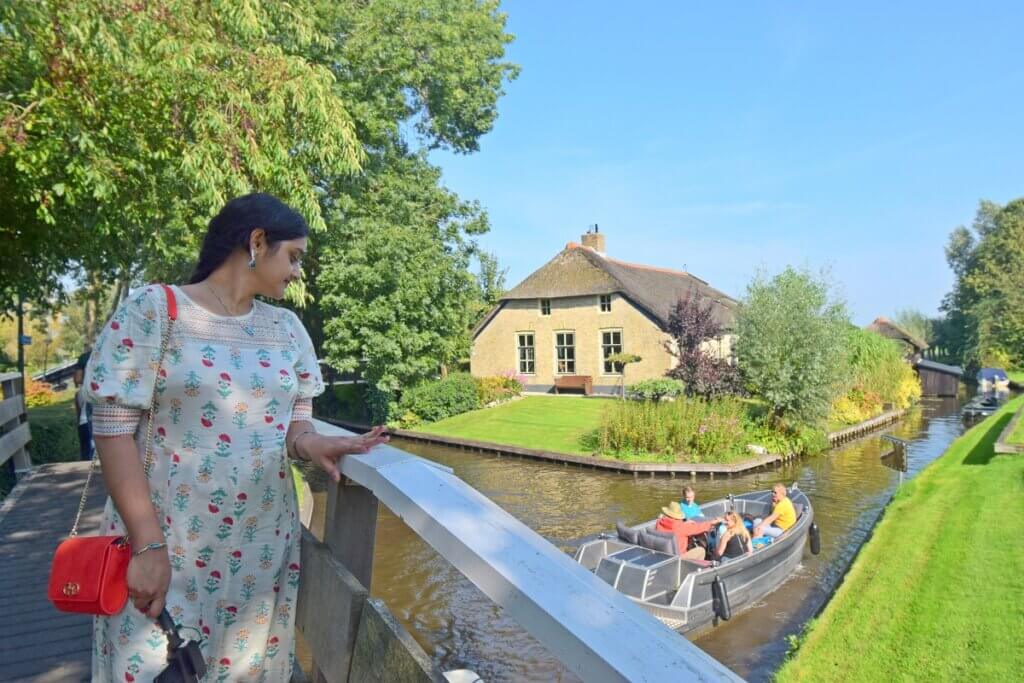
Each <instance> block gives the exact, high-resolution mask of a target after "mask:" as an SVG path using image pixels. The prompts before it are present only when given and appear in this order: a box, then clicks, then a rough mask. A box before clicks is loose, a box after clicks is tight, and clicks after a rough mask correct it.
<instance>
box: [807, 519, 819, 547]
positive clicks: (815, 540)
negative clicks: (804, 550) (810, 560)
mask: <svg viewBox="0 0 1024 683" xmlns="http://www.w3.org/2000/svg"><path fill="white" fill-rule="evenodd" d="M807 535H808V536H809V537H810V539H811V553H813V554H814V555H817V554H818V553H820V552H821V530H820V529H818V525H817V524H816V523H812V524H811V530H810V532H808V534H807Z"/></svg>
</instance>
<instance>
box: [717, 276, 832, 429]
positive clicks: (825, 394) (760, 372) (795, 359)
mask: <svg viewBox="0 0 1024 683" xmlns="http://www.w3.org/2000/svg"><path fill="white" fill-rule="evenodd" d="M736 326H737V339H736V347H735V348H736V357H737V360H738V362H739V367H740V370H741V372H742V373H743V375H744V377H745V378H746V380H747V381H748V383H749V385H750V388H751V389H752V390H753V391H754V392H755V393H756V394H757V395H759V396H761V397H762V398H763V399H764V400H766V401H767V402H768V404H769V405H770V406H771V411H772V415H773V417H774V419H776V420H780V419H781V418H783V417H786V418H788V419H791V420H794V421H797V422H801V423H806V424H817V423H820V422H821V421H822V420H824V419H825V418H826V417H827V416H828V414H829V409H830V407H831V404H832V400H833V398H835V394H836V390H837V388H839V387H840V386H841V385H842V380H843V378H844V364H845V360H844V351H845V345H844V340H845V334H844V333H845V330H846V329H847V328H848V327H849V322H848V321H847V314H846V308H845V306H844V305H843V303H842V302H840V301H838V300H837V299H836V298H835V297H834V295H833V292H832V288H831V287H830V285H829V283H828V282H827V281H826V280H825V279H823V278H816V277H814V276H813V275H811V274H810V273H808V272H806V271H798V270H795V269H793V268H787V269H786V270H784V271H783V272H782V273H780V274H778V275H776V276H775V277H773V278H771V279H770V280H769V279H766V278H764V277H762V276H758V277H756V278H755V279H754V280H753V281H752V282H751V283H750V284H749V285H747V292H746V296H745V297H744V301H743V306H742V307H741V308H740V311H739V315H738V316H737V320H736Z"/></svg>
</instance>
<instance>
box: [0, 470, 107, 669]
mask: <svg viewBox="0 0 1024 683" xmlns="http://www.w3.org/2000/svg"><path fill="white" fill-rule="evenodd" d="M88 465H89V464H88V463H83V462H72V463H58V464H54V465H44V466H41V467H38V468H36V469H34V470H33V471H32V472H31V473H30V474H28V475H27V476H26V477H25V478H23V479H22V481H21V482H19V484H18V486H17V487H16V488H15V489H14V491H12V492H11V495H10V496H8V497H7V499H6V500H5V501H4V502H3V505H2V507H0V681H34V682H36V683H49V682H51V681H53V682H54V683H56V682H57V681H60V682H62V683H63V682H65V681H68V682H70V681H82V680H88V679H89V675H90V659H91V649H92V617H90V616H88V615H79V614H65V613H63V612H58V611H57V610H55V609H54V608H53V606H52V605H51V604H50V602H49V601H48V600H47V599H46V583H47V579H48V577H49V574H50V560H51V558H52V557H53V550H54V548H56V547H57V543H59V542H60V541H61V540H62V539H63V538H64V537H65V536H66V535H67V533H68V531H69V530H70V529H71V523H72V521H73V520H74V516H75V510H76V509H77V508H78V498H79V496H80V495H81V491H82V485H83V484H84V483H85V475H86V473H87V471H88ZM105 499H106V491H105V490H104V487H103V478H102V477H101V476H96V477H93V485H92V491H90V496H89V500H88V504H87V507H86V515H85V516H84V517H83V521H82V525H81V531H82V533H83V534H92V533H96V526H97V524H98V523H99V517H100V513H101V511H102V508H103V502H104V500H105Z"/></svg>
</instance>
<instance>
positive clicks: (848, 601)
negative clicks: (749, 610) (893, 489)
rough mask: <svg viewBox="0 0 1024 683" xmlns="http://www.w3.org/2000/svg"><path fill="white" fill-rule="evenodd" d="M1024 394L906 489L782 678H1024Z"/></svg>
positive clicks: (781, 672)
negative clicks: (1012, 434) (1018, 451)
mask: <svg viewBox="0 0 1024 683" xmlns="http://www.w3.org/2000/svg"><path fill="white" fill-rule="evenodd" d="M1022 405H1024V398H1018V399H1015V400H1013V401H1011V402H1010V403H1009V404H1008V405H1006V406H1004V407H1003V408H1002V410H1000V412H999V413H997V414H996V415H994V416H992V417H991V418H989V419H987V420H985V421H984V422H982V423H981V424H979V425H977V426H975V427H974V428H973V429H971V430H970V431H968V432H967V433H966V434H964V435H963V436H962V437H960V438H959V439H957V440H956V441H955V442H953V444H952V445H951V446H950V448H949V450H948V451H947V452H946V453H944V454H943V455H942V456H941V457H940V458H939V459H938V460H936V461H935V462H934V463H932V464H931V465H929V466H928V467H927V468H926V469H925V470H924V471H923V472H921V473H920V474H919V475H918V476H917V477H916V478H914V479H913V480H912V481H910V482H908V483H907V484H906V485H905V486H904V487H903V488H902V490H900V491H899V492H898V493H897V494H896V496H895V497H894V498H893V501H892V502H891V503H890V505H889V507H888V508H887V510H886V512H885V516H884V517H883V519H882V520H881V522H879V524H878V526H877V527H876V529H875V531H874V534H873V535H872V538H871V540H870V541H869V542H868V543H867V544H866V545H865V546H864V548H863V549H862V550H861V552H860V554H859V555H858V557H857V559H856V561H855V562H854V564H853V566H852V568H851V569H850V572H849V574H848V575H847V576H846V578H845V580H844V581H843V584H842V585H841V586H840V587H839V589H838V591H837V592H836V594H835V596H834V597H833V598H832V600H831V602H830V603H829V604H828V606H827V607H826V609H825V610H824V612H822V614H821V616H820V617H819V618H818V619H817V620H815V622H814V623H813V625H812V626H811V627H810V628H809V630H808V632H807V633H806V634H805V635H804V637H803V638H802V639H801V643H800V646H799V649H798V650H797V651H796V652H795V654H794V655H793V656H792V658H791V659H790V660H789V661H787V662H786V663H785V664H784V666H783V667H782V668H781V669H780V670H779V671H778V672H777V673H776V675H775V680H777V681H787V683H788V682H789V681H797V680H799V681H865V682H872V683H874V682H875V681H903V680H908V681H909V680H921V681H966V680H971V681H1007V680H1019V677H1020V673H1021V672H1022V671H1024V647H1022V646H1021V634H1024V572H1022V571H1021V570H1022V568H1024V541H1022V539H1024V458H1022V457H1020V456H1013V455H994V452H993V445H994V444H995V441H996V439H997V438H998V436H999V433H1000V431H1001V430H1002V429H1004V428H1005V427H1006V425H1007V423H1008V421H1009V420H1010V418H1011V416H1012V414H1013V413H1014V412H1015V411H1016V410H1017V409H1019V408H1020V407H1021V406H1022Z"/></svg>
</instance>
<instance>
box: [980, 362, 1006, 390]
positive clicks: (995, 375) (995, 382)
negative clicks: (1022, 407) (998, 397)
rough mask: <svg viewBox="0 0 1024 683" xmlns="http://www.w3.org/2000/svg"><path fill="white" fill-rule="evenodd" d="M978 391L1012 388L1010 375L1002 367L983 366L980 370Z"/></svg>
mask: <svg viewBox="0 0 1024 683" xmlns="http://www.w3.org/2000/svg"><path fill="white" fill-rule="evenodd" d="M975 379H977V380H978V391H982V392H985V391H1007V390H1009V388H1010V376H1009V375H1008V374H1006V370H1003V369H1002V368H982V369H981V370H978V374H977V375H976V377H975Z"/></svg>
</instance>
